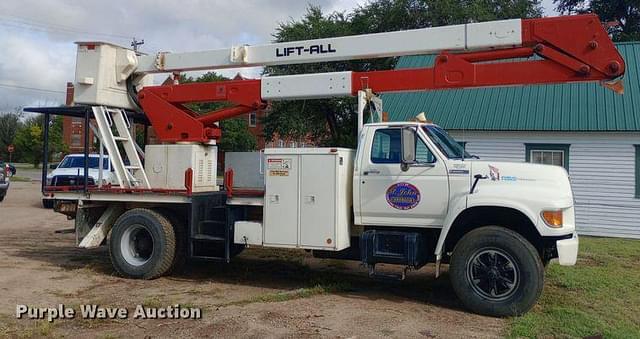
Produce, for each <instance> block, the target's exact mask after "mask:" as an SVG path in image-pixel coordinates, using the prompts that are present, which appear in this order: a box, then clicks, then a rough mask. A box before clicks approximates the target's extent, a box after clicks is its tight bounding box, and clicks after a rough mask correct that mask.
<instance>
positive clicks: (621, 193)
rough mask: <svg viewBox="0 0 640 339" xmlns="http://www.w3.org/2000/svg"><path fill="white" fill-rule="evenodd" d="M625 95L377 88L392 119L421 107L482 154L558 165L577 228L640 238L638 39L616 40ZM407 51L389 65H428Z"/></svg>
mask: <svg viewBox="0 0 640 339" xmlns="http://www.w3.org/2000/svg"><path fill="white" fill-rule="evenodd" d="M617 47H618V49H619V51H620V53H621V54H622V55H623V57H624V59H625V61H626V63H627V73H626V75H625V78H624V85H625V94H624V95H617V94H615V93H614V92H613V91H610V90H608V89H606V88H604V87H602V86H600V85H599V84H597V83H588V84H585V83H580V84H561V85H541V86H521V87H500V88H487V89H460V90H439V91H429V92H410V93H394V94H385V95H383V102H384V110H385V111H386V112H388V114H389V119H390V120H392V121H405V120H410V119H412V118H413V117H415V116H416V115H417V114H418V113H420V112H425V113H426V115H427V118H428V119H429V120H432V121H433V122H435V123H437V124H439V125H440V126H442V127H444V128H445V129H447V130H448V131H449V132H450V133H451V134H452V135H453V136H454V137H455V138H456V139H458V140H459V141H460V142H462V143H463V144H464V145H465V147H466V148H467V150H468V151H469V152H470V153H472V154H475V155H478V156H480V157H481V158H483V159H489V160H495V161H520V162H522V161H529V162H536V163H546V164H553V165H561V166H564V167H565V168H567V170H568V171H569V173H570V175H571V180H572V185H573V189H574V195H575V199H576V218H577V225H578V230H579V233H582V234H586V235H598V236H619V237H631V238H640V223H638V220H640V79H639V76H640V42H630V43H619V44H617ZM434 58H435V57H434V56H410V57H403V58H401V59H400V60H399V62H398V65H397V68H418V67H431V66H432V65H433V61H434Z"/></svg>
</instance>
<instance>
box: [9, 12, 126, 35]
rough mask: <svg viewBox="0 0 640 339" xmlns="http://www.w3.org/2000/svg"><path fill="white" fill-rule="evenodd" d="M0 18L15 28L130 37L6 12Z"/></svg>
mask: <svg viewBox="0 0 640 339" xmlns="http://www.w3.org/2000/svg"><path fill="white" fill-rule="evenodd" d="M0 18H3V20H6V21H9V22H1V21H0V25H4V26H9V27H15V28H32V29H35V30H39V31H48V32H50V31H56V32H61V33H67V34H88V35H95V36H105V37H113V38H120V39H131V38H132V37H131V36H128V35H121V34H113V33H101V32H88V31H86V30H84V29H82V28H79V27H74V26H67V25H60V24H54V23H48V22H43V21H37V20H33V19H27V18H23V17H18V16H9V15H6V14H0Z"/></svg>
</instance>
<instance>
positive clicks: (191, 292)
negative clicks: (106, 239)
mask: <svg viewBox="0 0 640 339" xmlns="http://www.w3.org/2000/svg"><path fill="white" fill-rule="evenodd" d="M39 201H40V195H39V183H26V182H24V183H23V182H15V183H12V184H11V188H10V192H9V194H8V195H7V198H6V200H5V201H4V202H3V203H1V204H0V271H1V272H2V274H0V293H1V294H2V296H3V298H1V299H0V337H2V336H18V337H32V336H65V337H71V336H73V337H96V336H98V337H131V336H136V337H144V336H151V337H170V336H180V337H202V336H219V337H258V336H260V337H294V336H295V337H298V336H305V337H316V336H317V337H325V336H330V337H363V338H364V337H383V336H392V337H426V338H450V337H472V338H481V337H482V338H485V337H500V336H501V334H502V331H503V328H504V326H505V322H504V321H503V320H501V319H494V318H488V317H482V316H478V315H474V314H470V313H468V312H466V311H464V310H463V309H461V305H460V303H459V301H458V300H457V298H456V297H455V295H454V294H453V291H452V289H451V286H450V284H449V281H448V277H447V276H446V272H445V276H444V277H442V278H440V279H438V280H435V279H434V278H433V268H432V267H427V268H425V269H422V270H420V271H418V272H412V273H410V275H409V276H408V278H407V280H405V281H403V282H378V281H372V280H370V279H369V278H368V277H367V273H366V271H365V270H364V269H363V268H362V267H359V265H358V264H357V263H353V262H336V261H334V260H324V261H323V260H319V259H315V258H312V257H310V256H309V255H307V254H306V253H305V252H304V251H281V250H259V249H251V250H246V251H245V252H244V253H243V254H241V255H240V256H239V257H237V258H236V259H235V260H234V261H233V262H232V263H231V264H226V265H225V264H212V263H202V262H199V263H198V262H196V263H190V264H189V266H188V269H187V270H186V272H185V273H183V274H181V275H178V276H171V277H163V278H160V279H156V280H153V281H139V280H128V279H123V278H120V277H118V276H117V275H116V274H115V272H114V271H113V269H112V268H111V263H110V262H109V257H108V252H107V250H106V249H104V248H100V249H96V250H81V249H78V248H76V247H75V235H74V234H69V233H58V232H56V230H62V229H69V228H71V227H72V226H73V222H72V221H68V220H67V219H66V217H65V216H63V215H59V214H55V213H54V212H52V211H51V210H46V209H43V208H41V207H40V204H39ZM389 269H392V268H389ZM445 271H446V270H445ZM17 304H26V305H29V306H33V307H55V306H56V305H58V304H64V305H66V306H67V307H71V308H74V309H76V308H77V309H79V305H83V304H100V305H103V306H107V307H124V308H127V309H129V310H130V313H133V310H134V309H135V307H136V305H145V306H148V307H166V306H169V305H174V304H181V305H182V306H183V307H197V308H201V309H202V312H203V314H202V319H199V320H170V319H166V320H143V319H131V318H129V319H124V320H121V319H118V320H85V319H81V317H76V318H75V319H73V320H61V321H55V322H53V323H48V322H46V321H35V320H25V319H15V309H16V305H17Z"/></svg>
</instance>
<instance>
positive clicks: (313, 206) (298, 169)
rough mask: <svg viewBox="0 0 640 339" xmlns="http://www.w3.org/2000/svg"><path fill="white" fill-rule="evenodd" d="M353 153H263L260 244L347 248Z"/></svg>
mask: <svg viewBox="0 0 640 339" xmlns="http://www.w3.org/2000/svg"><path fill="white" fill-rule="evenodd" d="M354 155H355V151H354V150H350V149H344V148H281V149H267V150H265V184H266V185H265V186H266V188H265V197H264V237H263V240H264V245H265V246H277V247H297V248H305V249H322V250H331V251H339V250H342V249H345V248H347V247H349V245H350V234H349V230H350V228H351V224H352V220H351V209H352V190H351V188H352V175H353V158H354Z"/></svg>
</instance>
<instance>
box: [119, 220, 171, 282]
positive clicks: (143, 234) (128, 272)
mask: <svg viewBox="0 0 640 339" xmlns="http://www.w3.org/2000/svg"><path fill="white" fill-rule="evenodd" d="M175 251H176V236H175V232H174V230H173V226H172V225H171V223H170V222H169V220H168V219H167V218H166V217H165V216H163V215H162V214H160V213H158V212H156V211H154V210H149V209H144V208H136V209H132V210H129V211H127V212H125V213H123V214H122V215H121V216H120V217H119V218H118V220H116V222H115V224H114V226H113V228H112V229H111V236H110V237H109V255H110V256H111V262H112V264H113V267H114V268H115V269H116V271H118V273H119V274H120V275H122V276H124V277H127V278H137V279H154V278H157V277H160V276H162V275H164V274H165V273H167V272H168V271H169V269H170V268H171V266H172V264H173V260H174V257H175Z"/></svg>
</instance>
